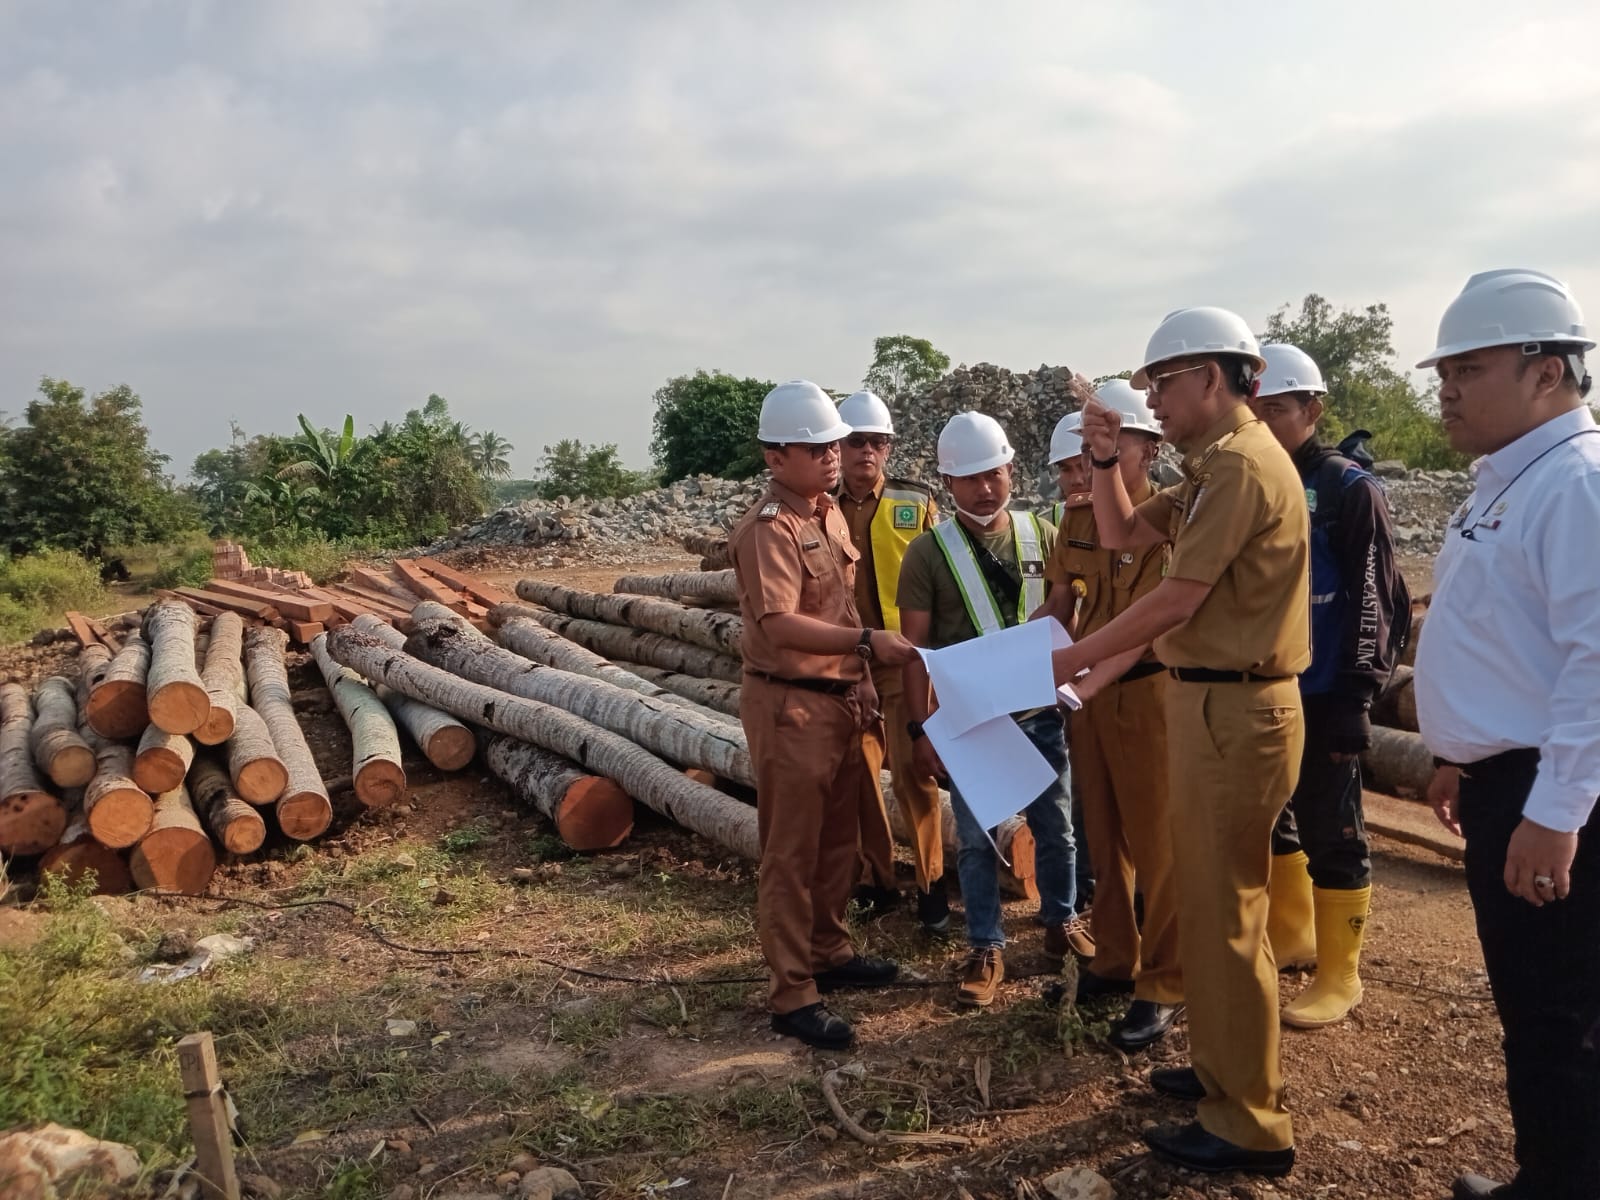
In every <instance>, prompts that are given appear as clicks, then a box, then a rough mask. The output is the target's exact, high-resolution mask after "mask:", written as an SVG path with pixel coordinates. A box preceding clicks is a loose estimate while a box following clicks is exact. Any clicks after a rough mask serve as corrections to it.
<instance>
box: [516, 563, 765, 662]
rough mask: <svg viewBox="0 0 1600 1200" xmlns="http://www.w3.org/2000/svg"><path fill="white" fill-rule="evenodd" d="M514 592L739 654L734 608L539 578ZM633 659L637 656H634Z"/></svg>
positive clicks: (570, 611) (558, 608) (588, 616)
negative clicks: (609, 591) (706, 606)
mask: <svg viewBox="0 0 1600 1200" xmlns="http://www.w3.org/2000/svg"><path fill="white" fill-rule="evenodd" d="M517 595H518V596H520V597H521V598H522V599H524V600H528V601H531V602H532V603H534V604H542V605H543V606H544V607H545V608H548V609H551V610H552V611H554V612H558V613H564V614H565V615H567V616H569V617H580V618H582V619H583V620H586V621H604V622H605V623H606V624H608V625H620V626H622V627H624V628H626V629H643V630H645V631H647V632H649V633H659V634H660V635H661V636H662V637H668V638H672V639H673V640H674V641H679V642H688V643H689V644H690V645H691V646H700V647H703V648H704V649H706V650H710V651H711V652H713V653H714V654H723V655H726V656H728V657H729V658H740V657H741V656H742V651H741V649H740V645H741V643H742V641H743V639H744V620H743V619H742V618H741V617H739V616H738V615H737V614H735V613H725V612H713V611H710V610H708V609H700V608H685V607H684V606H683V605H681V604H678V603H676V602H674V601H672V600H661V599H657V598H656V597H654V596H630V595H610V596H607V595H605V594H603V593H600V592H586V591H584V590H583V589H582V588H569V587H563V586H562V585H560V584H557V583H546V582H545V581H544V580H542V579H523V580H520V581H518V583H517ZM635 661H639V660H638V659H637V658H635Z"/></svg>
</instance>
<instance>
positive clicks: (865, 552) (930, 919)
mask: <svg viewBox="0 0 1600 1200" xmlns="http://www.w3.org/2000/svg"><path fill="white" fill-rule="evenodd" d="M839 419H840V420H841V421H843V422H844V423H845V424H846V425H848V426H850V435H849V436H848V437H847V438H845V441H844V450H843V452H842V456H841V471H840V484H839V512H840V513H841V514H842V515H843V516H844V519H845V522H846V524H848V525H849V526H850V541H851V543H852V544H853V545H854V546H855V548H856V550H857V551H858V552H859V553H860V555H861V558H860V559H859V561H857V563H856V592H855V597H856V610H857V611H858V612H859V613H860V614H861V620H862V623H863V624H864V625H866V626H868V627H869V628H871V629H892V630H894V631H895V632H897V633H898V632H899V630H900V609H899V608H898V607H897V606H896V604H895V589H896V588H897V587H898V586H899V583H900V563H901V560H902V559H904V558H905V553H906V548H907V547H908V546H910V545H911V543H912V542H913V541H915V540H916V537H917V535H918V534H920V533H923V532H925V531H926V530H929V529H932V528H933V527H934V525H935V523H936V522H937V521H938V518H939V506H938V505H937V504H935V503H934V500H933V491H932V489H931V488H929V487H928V485H927V484H925V483H921V482H919V481H917V480H914V479H892V478H890V477H889V476H887V475H885V474H884V471H883V468H884V464H885V463H886V462H887V461H888V458H889V454H890V451H891V450H892V449H893V447H894V420H893V418H892V417H891V416H890V414H889V406H888V405H886V404H885V403H884V402H883V401H882V400H880V399H879V398H878V397H877V396H875V395H873V394H872V393H871V392H867V391H861V392H856V393H855V394H854V395H852V396H848V397H846V398H845V399H844V400H843V401H841V402H840V404H839ZM872 682H873V684H874V686H876V687H877V689H878V704H879V707H880V708H881V709H882V710H883V733H884V736H883V738H882V739H880V738H879V737H877V736H875V735H874V734H873V733H870V732H869V733H867V734H864V735H862V750H863V752H864V753H865V754H866V756H867V784H868V786H867V788H866V789H865V790H864V791H863V792H862V794H861V857H862V860H863V868H864V869H863V876H864V878H863V880H862V886H861V887H860V888H858V889H856V899H857V900H859V901H861V902H862V903H863V904H864V905H865V906H866V908H867V911H868V912H869V913H873V914H874V915H876V914H881V913H884V912H887V911H888V910H889V909H891V908H893V907H894V905H895V903H896V902H897V901H898V899H899V892H898V890H897V889H896V888H895V882H894V835H893V833H892V831H891V830H890V826H889V817H888V814H887V812H886V811H885V810H884V804H883V792H882V785H881V778H882V776H881V774H880V772H881V771H882V770H883V761H884V758H885V756H886V755H887V758H888V760H889V765H890V770H891V771H892V772H893V776H894V799H895V805H896V807H897V808H898V809H899V810H900V816H901V818H902V819H903V820H904V822H905V825H906V828H907V830H908V832H909V833H910V835H911V850H912V854H913V855H914V857H915V858H916V864H917V893H918V895H917V918H918V920H920V921H921V922H922V924H923V926H924V928H926V929H927V930H928V931H929V932H931V933H944V932H945V931H946V930H947V929H948V928H949V927H950V901H949V899H948V898H947V896H946V893H945V884H944V842H943V840H942V837H941V831H940V828H939V826H940V821H939V781H938V780H936V779H934V778H933V777H932V776H931V775H927V774H925V773H922V772H920V771H918V770H917V767H916V765H915V763H914V762H913V754H912V746H911V735H910V734H909V733H907V732H906V710H905V700H904V696H905V689H904V687H903V685H902V681H901V677H900V670H899V668H897V667H889V666H885V665H883V664H881V663H878V664H874V665H873V668H872ZM885 742H887V746H886V745H885Z"/></svg>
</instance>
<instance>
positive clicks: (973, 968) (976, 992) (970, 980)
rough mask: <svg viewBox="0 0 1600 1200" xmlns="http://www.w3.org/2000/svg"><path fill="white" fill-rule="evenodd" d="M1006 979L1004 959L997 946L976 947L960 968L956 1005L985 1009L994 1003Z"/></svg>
mask: <svg viewBox="0 0 1600 1200" xmlns="http://www.w3.org/2000/svg"><path fill="white" fill-rule="evenodd" d="M1005 977H1006V964H1005V959H1004V958H1002V957H1001V955H1000V948H999V947H998V946H978V947H976V948H974V949H973V951H972V953H971V954H969V955H968V956H967V962H966V965H965V966H964V967H962V968H961V983H960V986H958V987H957V988H956V1003H957V1004H960V1005H963V1006H964V1007H966V1008H987V1007H989V1005H991V1004H993V1003H994V998H995V996H996V995H997V994H998V993H999V991H1000V984H1001V983H1002V982H1004V980H1005Z"/></svg>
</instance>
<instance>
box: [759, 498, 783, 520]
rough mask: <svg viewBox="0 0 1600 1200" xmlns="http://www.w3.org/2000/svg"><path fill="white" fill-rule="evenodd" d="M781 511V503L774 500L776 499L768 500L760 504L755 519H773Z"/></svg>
mask: <svg viewBox="0 0 1600 1200" xmlns="http://www.w3.org/2000/svg"><path fill="white" fill-rule="evenodd" d="M782 511H783V505H781V504H780V503H778V501H776V500H768V501H767V502H766V503H765V504H763V505H762V506H761V511H760V512H758V513H757V514H756V520H758V521H771V520H773V519H775V518H776V517H777V515H778V514H779V513H780V512H782Z"/></svg>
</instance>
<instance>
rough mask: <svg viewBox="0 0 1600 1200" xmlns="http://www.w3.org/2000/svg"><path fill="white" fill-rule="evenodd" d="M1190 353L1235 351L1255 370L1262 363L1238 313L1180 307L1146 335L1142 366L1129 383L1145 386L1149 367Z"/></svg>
mask: <svg viewBox="0 0 1600 1200" xmlns="http://www.w3.org/2000/svg"><path fill="white" fill-rule="evenodd" d="M1191 354H1237V355H1238V356H1240V357H1241V358H1247V359H1249V360H1250V362H1251V363H1252V364H1254V366H1255V369H1256V370H1257V371H1260V370H1261V368H1262V367H1263V366H1264V365H1265V364H1264V363H1263V362H1262V361H1261V347H1260V346H1258V345H1257V344H1256V335H1255V334H1253V333H1251V332H1250V326H1249V324H1248V322H1246V321H1245V319H1244V318H1243V317H1241V316H1240V315H1239V314H1238V313H1232V312H1229V311H1228V310H1227V309H1225V308H1180V309H1178V310H1177V311H1176V312H1170V313H1168V314H1167V316H1166V319H1165V320H1164V321H1162V322H1161V324H1160V325H1158V326H1157V327H1156V331H1155V333H1153V334H1151V335H1150V344H1149V345H1148V346H1146V347H1145V349H1144V365H1143V366H1141V367H1140V368H1139V369H1138V370H1137V371H1135V372H1134V373H1133V379H1132V380H1131V381H1130V382H1131V383H1132V385H1133V386H1134V387H1136V388H1147V387H1149V386H1150V376H1149V371H1150V368H1151V367H1153V366H1155V365H1156V364H1157V363H1164V362H1167V361H1168V360H1170V359H1174V358H1186V357H1187V356H1189V355H1191Z"/></svg>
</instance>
